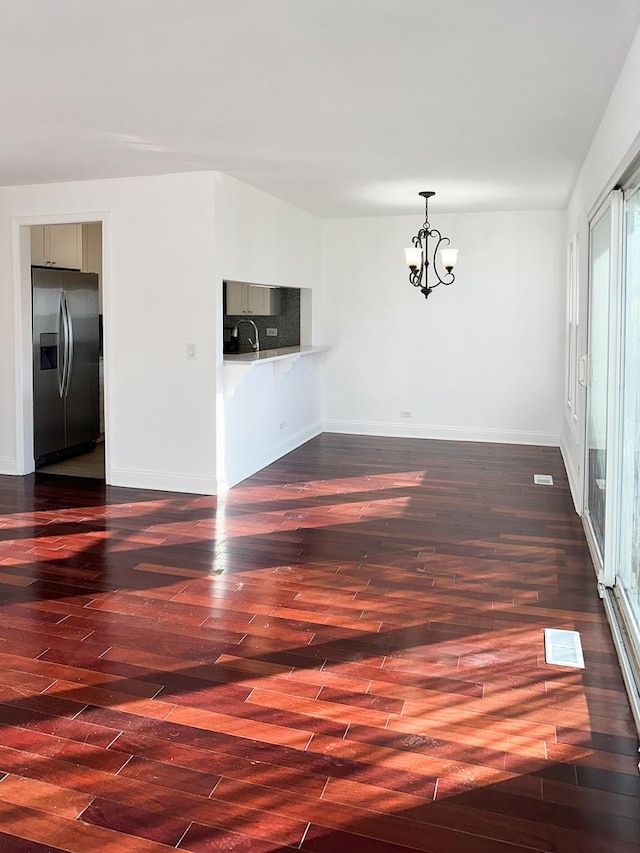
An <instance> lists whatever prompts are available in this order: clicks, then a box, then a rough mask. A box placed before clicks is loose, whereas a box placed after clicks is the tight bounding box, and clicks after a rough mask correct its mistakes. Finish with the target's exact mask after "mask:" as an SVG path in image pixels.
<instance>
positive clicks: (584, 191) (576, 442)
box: [561, 30, 640, 512]
mask: <svg viewBox="0 0 640 853" xmlns="http://www.w3.org/2000/svg"><path fill="white" fill-rule="evenodd" d="M638 80H640V30H639V31H638V33H637V34H636V36H635V39H634V41H633V44H632V45H631V49H630V51H629V54H628V56H627V58H626V61H625V64H624V66H623V68H622V71H621V72H620V76H619V78H618V80H617V83H616V85H615V87H614V90H613V92H612V95H611V98H610V100H609V104H608V105H607V108H606V110H605V112H604V114H603V117H602V120H601V122H600V125H599V127H598V130H597V132H596V134H595V137H594V139H593V142H592V144H591V147H590V149H589V152H588V154H587V157H586V159H585V161H584V164H583V167H582V170H581V171H580V175H579V177H578V180H577V181H576V185H575V187H574V190H573V192H572V195H571V199H570V201H569V206H568V217H567V236H566V242H567V243H568V242H569V240H570V239H571V237H572V236H573V235H574V234H577V235H578V241H579V257H578V274H579V286H580V321H579V352H580V353H585V352H586V351H587V319H588V314H587V308H588V283H589V225H588V219H589V215H590V213H591V211H592V209H593V208H594V206H595V205H596V203H597V202H598V200H599V199H600V198H602V197H603V196H604V195H605V194H606V193H607V192H608V191H609V190H611V189H613V188H614V187H615V186H616V184H617V183H618V181H619V179H620V178H621V176H622V174H623V172H624V171H625V169H626V168H627V167H628V166H629V164H630V162H631V160H632V159H633V157H634V156H635V155H636V154H637V153H638V152H639V151H640V86H639V85H638ZM578 403H579V412H580V415H581V417H580V422H579V424H578V429H577V431H576V432H574V431H573V430H572V429H571V425H570V423H569V420H568V418H567V413H566V408H565V407H564V406H563V412H564V414H563V419H562V420H563V422H562V436H561V447H562V453H563V456H564V460H565V465H566V468H567V473H568V475H569V482H570V484H571V490H572V493H573V499H574V502H575V504H576V508H577V510H578V512H581V511H582V502H583V488H584V470H583V459H584V432H585V429H584V419H585V413H586V394H585V391H584V390H583V389H581V390H580V399H579V401H578Z"/></svg>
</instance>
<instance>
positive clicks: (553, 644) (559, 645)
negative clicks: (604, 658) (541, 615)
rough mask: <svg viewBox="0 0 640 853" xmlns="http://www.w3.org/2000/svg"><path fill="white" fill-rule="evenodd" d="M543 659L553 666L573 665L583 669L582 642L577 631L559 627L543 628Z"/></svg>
mask: <svg viewBox="0 0 640 853" xmlns="http://www.w3.org/2000/svg"><path fill="white" fill-rule="evenodd" d="M544 648H545V660H546V662H547V663H551V664H555V666H573V667H575V668H576V669H584V657H583V655H582V643H581V642H580V634H579V633H578V632H577V631H563V630H561V629H560V628H545V629H544Z"/></svg>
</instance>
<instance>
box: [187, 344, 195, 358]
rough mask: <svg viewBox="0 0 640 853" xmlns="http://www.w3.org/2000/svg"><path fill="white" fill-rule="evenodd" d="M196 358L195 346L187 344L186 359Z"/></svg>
mask: <svg viewBox="0 0 640 853" xmlns="http://www.w3.org/2000/svg"><path fill="white" fill-rule="evenodd" d="M195 357H196V345H195V344H187V358H195Z"/></svg>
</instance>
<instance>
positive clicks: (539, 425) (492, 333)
mask: <svg viewBox="0 0 640 853" xmlns="http://www.w3.org/2000/svg"><path fill="white" fill-rule="evenodd" d="M423 212H424V211H420V210H419V209H416V215H415V216H411V217H407V216H402V217H393V218H378V219H355V220H344V219H337V220H331V221H326V222H325V223H324V241H323V247H324V248H323V251H324V254H323V274H324V298H325V302H324V304H325V312H324V313H325V324H326V330H327V333H328V337H327V343H329V344H331V345H333V346H334V347H335V349H334V350H333V351H332V354H331V358H330V359H328V361H327V367H326V389H325V419H326V420H325V424H326V428H327V429H329V430H334V431H338V432H361V433H375V434H381V435H407V436H412V435H414V436H418V437H425V438H459V439H468V440H486V441H507V442H523V443H536V444H551V445H556V444H558V441H559V431H560V419H561V416H560V402H561V396H562V378H563V349H562V345H563V317H564V299H565V296H564V272H565V254H564V234H565V227H566V226H565V214H564V212H563V211H535V212H530V211H524V212H509V213H506V212H505V213H484V214H448V215H434V216H432V217H431V218H432V224H433V225H434V226H435V227H437V228H439V229H440V230H441V231H442V233H443V234H445V235H447V236H449V237H450V238H451V240H452V245H455V246H457V247H458V248H459V249H460V256H459V260H458V267H457V269H456V282H455V283H454V284H453V285H452V286H451V287H449V288H447V287H444V286H440V287H438V288H437V289H436V290H435V291H434V292H433V293H432V294H431V296H430V297H429V298H428V300H425V299H424V297H423V296H422V294H421V293H420V291H418V290H417V289H414V288H413V287H411V285H410V284H409V281H408V271H407V268H406V267H405V265H404V256H403V252H402V250H403V247H404V246H406V245H409V244H410V238H411V237H412V236H413V234H414V233H415V232H416V231H417V230H418V228H419V227H420V225H421V224H422V216H421V213H422V214H423ZM401 410H408V411H411V412H412V413H413V417H412V418H410V419H402V418H401V417H400V411H401Z"/></svg>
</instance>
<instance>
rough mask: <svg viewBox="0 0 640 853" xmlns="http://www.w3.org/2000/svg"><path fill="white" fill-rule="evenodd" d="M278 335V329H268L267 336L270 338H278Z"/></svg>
mask: <svg viewBox="0 0 640 853" xmlns="http://www.w3.org/2000/svg"><path fill="white" fill-rule="evenodd" d="M277 336H278V330H277V329H267V337H268V338H276V337H277Z"/></svg>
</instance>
